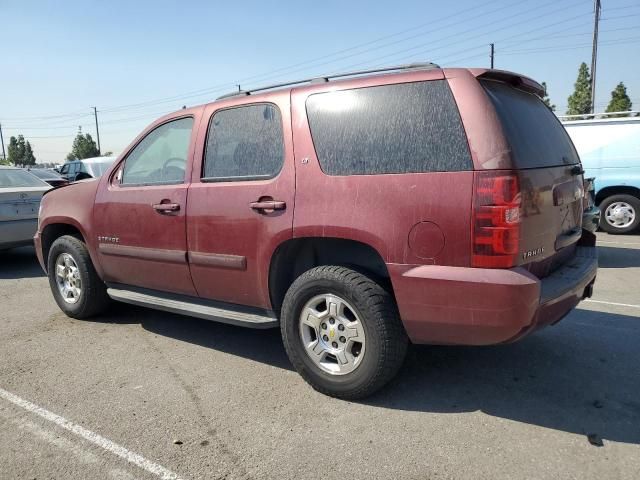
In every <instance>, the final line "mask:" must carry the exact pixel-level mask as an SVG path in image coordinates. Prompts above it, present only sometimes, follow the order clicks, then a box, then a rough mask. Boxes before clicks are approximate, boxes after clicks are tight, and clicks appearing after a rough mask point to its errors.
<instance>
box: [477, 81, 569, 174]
mask: <svg viewBox="0 0 640 480" xmlns="http://www.w3.org/2000/svg"><path fill="white" fill-rule="evenodd" d="M482 85H483V87H484V89H485V91H486V92H487V95H488V96H489V99H490V100H491V103H492V104H493V107H494V108H495V110H496V113H497V114H498V118H499V119H500V123H501V124H502V130H503V132H504V134H505V136H506V139H507V142H508V143H509V146H510V147H511V154H512V155H511V160H512V162H513V166H514V168H542V167H555V166H561V165H573V164H576V163H579V162H580V158H579V157H578V154H577V153H576V150H575V148H574V147H573V143H571V139H570V138H569V135H568V134H567V132H566V130H565V129H564V127H563V126H562V124H561V123H560V120H558V118H557V117H556V116H555V114H554V113H553V112H552V111H551V110H550V109H549V107H547V106H546V105H545V104H544V102H543V101H542V100H540V98H538V97H537V96H536V95H534V94H532V93H527V92H524V91H522V90H518V89H516V88H513V87H511V86H510V85H507V84H505V83H501V82H495V81H483V82H482Z"/></svg>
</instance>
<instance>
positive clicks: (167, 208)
mask: <svg viewBox="0 0 640 480" xmlns="http://www.w3.org/2000/svg"><path fill="white" fill-rule="evenodd" d="M152 206H153V209H154V210H155V211H156V212H158V213H167V212H177V211H179V210H180V204H179V203H156V204H154V205H152Z"/></svg>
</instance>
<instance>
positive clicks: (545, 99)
mask: <svg viewBox="0 0 640 480" xmlns="http://www.w3.org/2000/svg"><path fill="white" fill-rule="evenodd" d="M542 88H543V89H544V97H542V101H543V102H544V103H545V105H546V106H547V107H549V108H550V109H551V111H552V112H555V111H556V106H555V105H553V104H552V103H551V99H550V98H549V93H548V92H547V82H542Z"/></svg>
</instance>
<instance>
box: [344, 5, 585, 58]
mask: <svg viewBox="0 0 640 480" xmlns="http://www.w3.org/2000/svg"><path fill="white" fill-rule="evenodd" d="M553 3H557V2H553V1H552V2H548V3H546V4H543V5H537V6H536V7H535V8H533V9H530V10H526V11H524V12H521V14H526V13H530V12H533V11H538V10H540V9H541V8H543V7H545V6H547V5H550V4H553ZM578 4H582V2H575V3H572V4H571V5H567V6H565V7H563V8H560V9H557V10H552V11H550V12H547V13H544V14H542V15H538V16H537V17H534V18H533V19H532V18H527V19H525V20H523V21H521V22H517V23H511V24H509V25H507V26H505V27H502V28H499V29H495V28H494V27H493V25H495V22H494V24H493V25H492V26H491V30H489V31H484V32H481V33H480V34H478V35H475V36H473V37H465V38H464V39H462V40H460V41H457V42H453V43H449V44H448V45H447V46H446V47H444V48H448V47H450V46H451V45H458V44H460V43H466V42H468V41H469V40H471V39H476V38H481V37H483V36H485V35H487V34H489V33H493V32H497V31H501V30H505V29H509V28H512V27H515V26H519V25H522V24H524V23H528V22H530V21H531V20H537V19H540V18H544V17H546V16H549V15H553V14H556V13H558V12H560V11H563V10H567V9H568V8H572V7H574V6H576V5H578ZM519 15H520V14H519ZM584 15H590V13H586V14H582V15H577V16H573V17H571V18H568V19H565V20H562V21H560V22H556V23H554V24H550V25H545V26H543V27H538V28H536V29H534V30H531V31H529V32H525V33H518V34H516V35H512V36H510V37H506V39H510V38H514V37H518V36H521V35H525V34H526V33H531V32H532V31H538V30H541V29H545V28H548V27H550V26H554V25H558V24H561V23H566V22H569V21H572V20H575V19H576V18H579V17H581V16H584ZM511 18H513V16H511V17H506V18H502V19H500V20H498V22H500V21H504V20H511ZM475 30H477V29H475ZM469 31H473V30H467V32H469ZM458 36H459V33H455V34H453V35H450V36H448V37H443V38H441V39H438V40H440V41H441V40H446V39H448V38H452V37H458ZM495 43H498V41H496V42H495ZM425 45H427V44H421V45H417V46H414V47H411V48H409V49H404V50H400V51H396V52H393V53H391V54H387V55H383V56H381V57H378V58H377V59H375V60H370V61H367V62H361V63H357V64H352V65H349V66H347V67H345V68H347V69H349V68H355V67H360V66H364V65H370V64H371V63H372V61H375V62H378V61H380V60H382V59H385V58H389V57H395V56H396V55H399V54H402V53H406V52H409V51H411V50H415V49H417V48H420V47H424V46H425ZM441 49H442V47H441V48H435V49H434V48H431V49H427V50H422V51H418V52H414V53H412V54H410V55H408V56H405V57H401V58H399V59H398V58H395V60H396V61H399V62H403V61H408V60H409V59H413V58H415V57H416V56H418V55H420V56H421V57H424V56H426V55H425V54H426V53H431V54H433V52H435V51H437V50H441ZM467 50H468V49H465V50H462V52H463V53H464V52H466V51H467ZM459 52H460V51H458V52H455V53H453V54H450V55H456V54H457V53H459ZM440 63H442V62H440ZM373 66H374V67H375V66H378V65H373Z"/></svg>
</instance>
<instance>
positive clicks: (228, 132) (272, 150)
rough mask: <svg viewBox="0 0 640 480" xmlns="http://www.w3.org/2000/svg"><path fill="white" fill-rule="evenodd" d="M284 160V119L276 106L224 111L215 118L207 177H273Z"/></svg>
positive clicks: (207, 156) (209, 136) (207, 155)
mask: <svg viewBox="0 0 640 480" xmlns="http://www.w3.org/2000/svg"><path fill="white" fill-rule="evenodd" d="M283 161H284V143H283V133H282V118H281V116H280V110H278V107H276V106H275V105H272V104H258V105H246V106H242V107H236V108H230V109H227V110H220V111H218V112H216V113H215V114H214V115H213V117H212V118H211V122H210V124H209V132H208V134H207V145H206V151H205V159H204V172H203V180H210V181H225V180H249V179H265V178H272V177H274V176H276V175H277V174H278V172H280V169H281V168H282V164H283Z"/></svg>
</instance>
